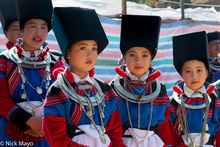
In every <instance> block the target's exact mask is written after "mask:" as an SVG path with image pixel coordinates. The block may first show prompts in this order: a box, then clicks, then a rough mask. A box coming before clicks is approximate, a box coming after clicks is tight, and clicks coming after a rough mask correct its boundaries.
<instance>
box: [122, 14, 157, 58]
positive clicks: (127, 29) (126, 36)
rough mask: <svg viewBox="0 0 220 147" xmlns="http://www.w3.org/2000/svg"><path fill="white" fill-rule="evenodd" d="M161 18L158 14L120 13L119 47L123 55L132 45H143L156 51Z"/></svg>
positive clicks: (153, 52)
mask: <svg viewBox="0 0 220 147" xmlns="http://www.w3.org/2000/svg"><path fill="white" fill-rule="evenodd" d="M160 25H161V18H160V17H159V16H144V15H122V22H121V41H120V49H121V53H122V54H123V55H124V54H125V53H126V51H127V50H129V49H130V48H132V47H145V48H147V49H148V50H149V51H150V52H151V55H152V59H153V58H154V56H155V55H156V53H157V46H158V41H159V34H160Z"/></svg>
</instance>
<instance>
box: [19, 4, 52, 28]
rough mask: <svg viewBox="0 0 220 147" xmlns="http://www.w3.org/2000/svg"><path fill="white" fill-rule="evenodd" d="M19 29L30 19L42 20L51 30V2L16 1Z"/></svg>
mask: <svg viewBox="0 0 220 147" xmlns="http://www.w3.org/2000/svg"><path fill="white" fill-rule="evenodd" d="M16 5H17V12H18V20H19V24H20V29H23V27H24V25H25V23H26V22H27V21H28V20H30V19H43V20H45V21H46V22H47V24H48V31H50V29H51V18H52V13H53V6H52V1H51V0H16Z"/></svg>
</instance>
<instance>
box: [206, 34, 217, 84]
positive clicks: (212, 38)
mask: <svg viewBox="0 0 220 147" xmlns="http://www.w3.org/2000/svg"><path fill="white" fill-rule="evenodd" d="M207 37H208V53H209V75H208V78H207V80H206V81H207V82H208V83H214V82H215V81H217V80H219V79H220V60H219V57H218V54H219V53H220V32H217V31H215V32H210V33H208V34H207Z"/></svg>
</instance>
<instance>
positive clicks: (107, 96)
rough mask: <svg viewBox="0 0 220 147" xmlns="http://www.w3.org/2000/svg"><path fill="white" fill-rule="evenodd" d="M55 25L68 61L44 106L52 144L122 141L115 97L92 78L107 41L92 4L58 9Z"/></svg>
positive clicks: (68, 146)
mask: <svg viewBox="0 0 220 147" xmlns="http://www.w3.org/2000/svg"><path fill="white" fill-rule="evenodd" d="M53 30H54V33H55V35H56V38H57V41H58V43H59V46H60V48H61V50H62V54H63V56H64V57H65V59H66V62H67V63H68V66H67V67H66V69H65V71H62V72H61V71H60V73H58V72H59V71H57V72H56V73H54V74H55V75H56V76H57V81H56V82H55V83H54V84H53V85H52V86H51V88H50V89H49V91H48V94H47V98H46V103H45V105H44V118H43V130H44V133H45V136H46V138H47V140H48V142H49V144H50V145H51V146H54V147H55V146H57V147H60V146H65V147H76V146H80V147H81V146H91V147H108V146H119V147H120V146H123V142H122V139H121V136H122V127H121V118H120V115H119V113H118V111H117V108H116V100H117V96H116V94H115V92H114V91H113V90H112V89H111V87H110V86H109V85H108V84H107V83H105V82H102V81H100V80H98V79H96V78H94V77H93V76H94V70H93V67H94V65H95V63H96V60H97V56H98V54H99V53H101V52H102V50H104V48H105V47H106V46H107V44H108V39H107V37H106V35H105V32H104V30H103V28H102V26H101V23H100V21H99V18H98V16H97V14H96V12H95V10H92V9H85V8H76V7H68V8H61V7H57V8H54V16H53Z"/></svg>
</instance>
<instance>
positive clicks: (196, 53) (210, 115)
mask: <svg viewBox="0 0 220 147" xmlns="http://www.w3.org/2000/svg"><path fill="white" fill-rule="evenodd" d="M173 57H174V66H175V68H176V70H177V71H178V72H179V74H180V75H181V77H182V78H183V81H180V82H178V83H177V85H176V86H174V87H173V90H174V92H173V96H172V98H173V99H172V101H171V106H170V110H171V114H170V121H171V122H172V123H173V125H174V129H175V135H176V140H177V146H190V147H195V146H199V147H203V146H210V147H211V146H214V145H215V143H216V141H219V140H216V139H215V136H216V134H217V131H218V129H219V119H220V115H219V114H220V100H219V95H218V94H217V92H215V91H213V90H214V89H215V86H214V85H212V86H209V85H208V84H207V83H205V81H206V78H207V76H208V69H209V63H208V50H207V36H206V33H205V32H204V31H203V32H196V33H191V34H184V35H179V36H175V37H173Z"/></svg>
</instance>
